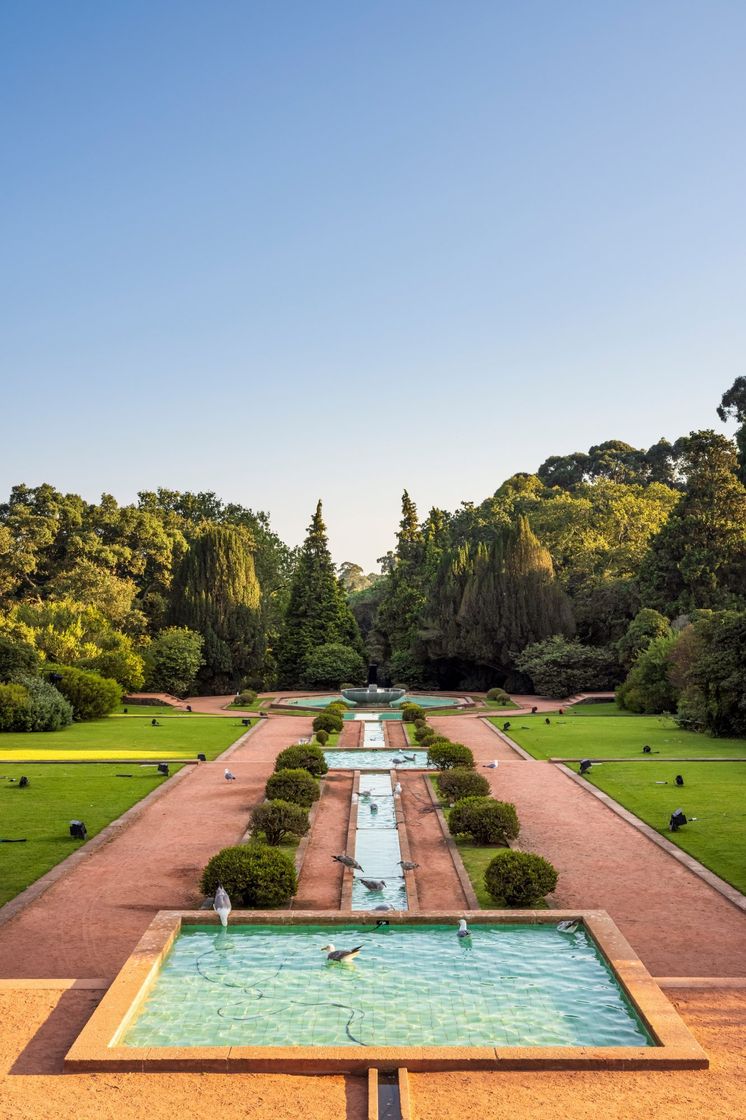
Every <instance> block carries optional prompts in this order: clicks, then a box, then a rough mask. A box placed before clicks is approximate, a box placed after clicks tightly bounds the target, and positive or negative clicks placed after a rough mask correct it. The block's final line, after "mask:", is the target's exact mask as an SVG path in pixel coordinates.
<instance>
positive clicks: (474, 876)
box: [446, 813, 501, 910]
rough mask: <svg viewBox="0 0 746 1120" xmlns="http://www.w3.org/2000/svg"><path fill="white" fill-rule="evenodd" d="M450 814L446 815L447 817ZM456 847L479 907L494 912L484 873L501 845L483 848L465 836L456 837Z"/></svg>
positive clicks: (493, 903)
mask: <svg viewBox="0 0 746 1120" xmlns="http://www.w3.org/2000/svg"><path fill="white" fill-rule="evenodd" d="M447 815H448V814H447V813H446V816H447ZM453 839H454V840H455V841H456V847H457V848H458V850H459V855H460V856H461V859H462V860H463V864H464V867H465V868H466V874H467V875H468V876H469V878H470V879H471V885H472V886H473V888H474V893H475V894H476V896H477V899H478V900H479V905H480V906H481V908H482V909H483V910H494V909H495V908H496V903H495V902H493V900H492V898H491V897H490V895H489V894H488V893H487V888H486V887H485V885H484V873H485V871H486V870H487V864H488V863H490V862H491V860H493V859H494V858H495V854H496V853H497V852H499V851H500V850H501V848H500V845H499V844H489V845H487V846H486V847H481V846H480V845H478V844H474V843H473V842H472V841H471V840H466V839H464V837H463V836H454V838H453Z"/></svg>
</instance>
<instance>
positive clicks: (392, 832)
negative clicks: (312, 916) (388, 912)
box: [351, 771, 408, 910]
mask: <svg viewBox="0 0 746 1120" xmlns="http://www.w3.org/2000/svg"><path fill="white" fill-rule="evenodd" d="M371 805H377V806H378V808H377V809H376V810H375V811H373V810H372V809H371ZM355 859H356V860H357V861H358V863H359V864H361V865H362V868H363V870H362V871H355V872H354V876H355V877H354V879H353V880H352V906H351V909H353V910H374V909H375V908H376V906H380V905H381V904H382V903H384V902H387V903H389V904H390V905H391V906H393V907H394V908H395V909H396V910H406V909H407V908H408V907H407V888H406V887H405V885H404V876H403V873H402V869H401V867H400V866H399V860H400V859H401V848H400V847H399V833H398V832H397V830H396V809H395V802H394V791H393V789H392V788H391V775H390V774H389V772H388V771H384V772H383V773H379V774H376V773H371V774H366V775H365V776H364V777H363V778H361V781H360V796H359V798H358V803H357V829H356V832H355ZM361 877H363V878H365V879H378V880H379V881H381V880H383V882H385V884H386V886H385V887H382V888H381V890H378V891H371V890H368V888H367V887H365V886H363V884H362V883H361V882H360V878H361Z"/></svg>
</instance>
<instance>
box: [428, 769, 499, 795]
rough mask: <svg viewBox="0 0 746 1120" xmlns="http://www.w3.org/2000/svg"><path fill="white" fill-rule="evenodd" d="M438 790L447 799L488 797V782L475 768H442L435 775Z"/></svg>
mask: <svg viewBox="0 0 746 1120" xmlns="http://www.w3.org/2000/svg"><path fill="white" fill-rule="evenodd" d="M436 781H437V785H438V791H439V793H440V796H441V797H444V798H446V800H448V801H460V800H461V799H462V798H464V797H488V796H489V792H490V783H489V782H488V781H487V779H486V778H483V777H482V775H481V774H477V772H476V771H475V770H462V769H460V768H459V767H456V768H455V769H454V770H444V771H443V772H442V773H440V774H438V776H437V779H436Z"/></svg>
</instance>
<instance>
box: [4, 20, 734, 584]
mask: <svg viewBox="0 0 746 1120" xmlns="http://www.w3.org/2000/svg"><path fill="white" fill-rule="evenodd" d="M0 35H1V36H2V41H3V61H4V69H3V76H2V79H0V81H1V82H2V95H3V96H2V98H1V99H0V118H1V123H2V131H1V133H0V134H1V135H2V154H3V169H4V170H3V187H4V196H5V199H4V202H5V204H4V207H3V210H2V213H1V214H0V224H1V229H0V232H1V233H2V244H3V254H2V258H3V259H2V264H1V265H0V269H1V270H2V277H3V289H4V298H3V301H2V304H1V305H0V364H1V365H2V369H3V374H4V377H3V405H4V407H3V412H2V448H3V455H2V461H1V466H0V473H1V475H2V477H0V501H2V500H5V496H6V495H7V493H8V491H9V489H10V487H11V486H12V485H13V484H15V483H19V482H26V483H27V484H29V485H38V484H40V483H42V482H50V483H52V484H53V485H55V486H56V487H58V488H59V489H61V490H65V491H73V492H76V493H79V494H81V495H82V496H83V497H85V498H86V499H87V500H96V499H98V497H99V496H100V494H101V493H102V492H107V493H111V494H113V495H114V496H115V497H116V498H117V500H118V501H120V502H123V503H126V502H131V501H133V500H135V498H136V493H137V491H138V490H152V489H155V488H156V487H158V486H164V487H167V488H170V489H178V490H195V491H198V490H214V491H215V492H216V493H217V494H218V495H219V496H220V497H221V498H222V499H223V500H224V501H236V502H240V503H242V504H244V505H247V506H250V507H252V508H253V509H264V510H266V511H267V512H268V513H269V514H270V516H271V520H272V525H273V527H274V528H275V529H276V531H277V532H278V533H279V534H280V536H282V537H283V539H285V540H286V541H287V542H288V543H289V544H298V543H300V542H301V541H302V539H303V537H304V534H305V530H306V527H307V525H308V523H309V521H310V519H311V515H312V513H313V509H314V507H315V504H316V501H317V500H318V498H321V499H322V501H323V503H324V518H325V521H326V523H327V526H328V529H329V537H330V545H331V548H332V553H333V556H334V559H335V561H336V562H338V563H340V562H342V561H344V560H350V561H353V562H355V563H359V564H360V565H361V566H362V567H363V568H364V569H365V570H366V571H373V570H375V568H376V559H377V557H379V556H382V555H383V554H384V553H385V552H386V551H387V549H389V548H391V547H392V546H393V543H394V535H395V532H396V528H397V525H398V521H399V517H400V499H401V492H402V490H403V489H404V488H405V487H406V489H407V490H408V491H409V492H410V494H411V496H412V497H413V499H414V500H415V501H416V503H417V506H418V510H419V513H420V515H421V516H423V517H424V516H425V515H426V514H427V511H428V510H429V508H430V507H431V506H439V507H442V508H445V509H451V510H452V509H455V508H457V507H458V506H459V504H460V502H461V501H462V500H468V501H475V502H478V501H481V500H482V499H484V498H485V497H487V496H488V495H489V494H491V493H493V492H494V490H495V489H496V488H497V487H498V486H499V485H500V483H501V482H502V481H503V480H504V479H505V478H507V477H508V476H510V475H511V474H513V473H515V472H516V471H533V470H535V469H536V468H537V467H538V466H539V464H540V463H541V462H542V461H543V460H544V459H546V458H547V457H548V456H549V455H553V454H565V453H569V452H572V451H575V450H587V449H588V447H590V446H591V445H592V444H595V443H600V442H602V441H604V440H607V439H622V440H626V441H627V442H628V443H631V444H633V445H635V446H639V447H648V446H650V444H652V443H654V442H655V441H656V440H658V439H659V438H660V437H661V436H665V437H667V438H668V439H671V440H674V439H676V438H677V437H678V436H680V435H682V434H684V433H686V432H688V431H690V430H691V429H693V428H703V427H704V428H709V427H712V428H714V429H715V430H717V431H727V430H728V429H726V428H725V427H724V426H723V425H721V424H720V422H719V421H718V418H717V416H716V414H715V408H716V405H717V404H718V402H719V400H720V396H721V394H722V393H723V391H724V390H725V389H727V388H728V387H729V386H730V384H731V383H732V382H733V380H734V378H735V377H737V376H739V375H741V374H744V373H746V360H745V359H746V317H745V316H744V314H743V309H744V307H746V274H745V270H744V261H745V260H746V222H744V203H743V200H744V198H746V154H745V153H744V147H743V144H742V122H743V119H744V117H745V116H746V96H745V95H746V72H745V71H744V68H743V43H744V39H745V37H746V7H745V6H743V5H738V4H733V3H731V2H728V0H714V2H713V3H709V4H704V3H701V2H693V0H677V2H674V0H647V2H644V3H643V2H642V0H639V2H634V0H633V2H631V3H629V4H626V5H623V6H621V7H616V8H615V7H614V6H609V5H591V4H588V3H585V2H580V0H569V2H568V3H567V4H565V5H563V6H561V7H558V6H557V5H555V4H551V3H549V2H548V0H536V2H533V3H531V4H529V5H523V6H516V5H497V4H492V3H487V2H483V0H465V2H456V0H428V2H424V0H412V2H411V3H408V4H401V3H394V2H393V0H381V2H380V3H377V4H375V5H369V6H364V5H349V4H346V3H342V2H341V0H322V3H320V4H318V5H308V4H305V3H302V2H301V0H295V2H293V0H280V2H279V3H277V4H273V5H260V4H256V3H247V4H246V5H234V4H230V3H225V2H224V0H222V2H221V0H218V2H217V3H215V4H212V5H209V6H208V7H205V6H204V5H201V4H198V3H196V2H193V0H185V3H183V4H182V5H179V7H178V9H177V8H174V6H173V5H170V4H165V3H163V2H161V0H153V2H150V3H147V4H146V3H144V0H132V2H131V3H128V4H126V5H112V6H106V5H103V6H93V7H92V6H90V5H87V4H83V3H79V2H76V0H71V2H70V3H68V4H65V5H59V4H52V3H50V2H48V0H40V2H35V0H30V2H29V3H27V4H20V3H18V2H17V0H16V2H12V0H11V3H9V4H6V5H5V6H4V7H3V10H2V12H0Z"/></svg>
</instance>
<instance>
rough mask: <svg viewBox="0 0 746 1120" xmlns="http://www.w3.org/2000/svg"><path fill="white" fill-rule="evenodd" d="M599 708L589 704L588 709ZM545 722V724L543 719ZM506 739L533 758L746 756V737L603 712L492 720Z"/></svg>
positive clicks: (662, 718)
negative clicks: (648, 750)
mask: <svg viewBox="0 0 746 1120" xmlns="http://www.w3.org/2000/svg"><path fill="white" fill-rule="evenodd" d="M596 706H597V707H601V706H602V705H600V704H599V705H588V707H589V708H590V707H596ZM547 719H548V720H549V723H548V724H547V722H546V720H547ZM490 722H491V723H494V724H495V726H496V727H499V728H502V726H503V724H504V723H506V722H510V728H509V729H508V732H507V733H508V735H509V736H510V738H511V739H514V740H515V742H516V743H518V745H519V746H521V747H523V748H524V750H526V751H528V752H529V754H531V755H533V757H534V758H645V757H646V756H645V754H644V753H643V749H642V748H643V747H644V746H645V745H648V746H649V747H650V748H651V755H650V758H651V760H652V759H655V758H707V757H708V756H710V757H712V758H746V739H713V738H711V737H710V736H709V735H700V734H697V732H695V731H682V729H681V728H680V727H678V726H677V724H676V723H675V721H674V720H673V719H671V718H670V717H668V716H636V715H629V714H626V715H623V714H621V713H617V714H616V715H611V714H604V715H603V716H601V715H599V717H598V718H592V717H588V716H586V715H583V716H581V717H579V716H578V715H577V714H575V712H574V711H573V709H568V710H567V711H566V712H565V714H564V715H561V716H559V715H557V714H555V713H553V712H551V713H549V714H548V715H547V714H546V713H543V712H541V713H537V714H536V715H534V716H531V715H528V716H517V717H515V718H513V719H511V720H509V721H506V720H503V719H500V718H499V717H498V718H495V717H492V718H491V719H490Z"/></svg>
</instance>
